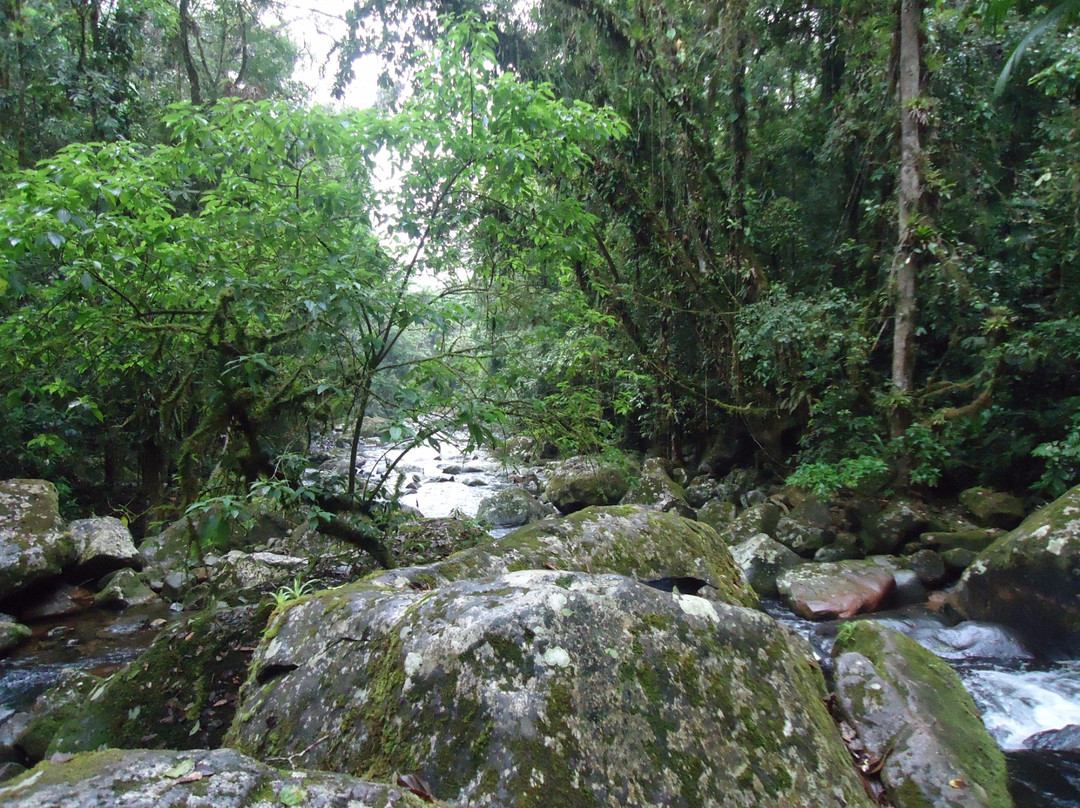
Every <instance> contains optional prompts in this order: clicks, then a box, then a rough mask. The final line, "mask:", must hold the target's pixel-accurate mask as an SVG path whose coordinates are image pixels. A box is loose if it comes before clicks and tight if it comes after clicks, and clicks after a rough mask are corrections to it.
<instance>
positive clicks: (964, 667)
mask: <svg viewBox="0 0 1080 808" xmlns="http://www.w3.org/2000/svg"><path fill="white" fill-rule="evenodd" d="M764 606H765V610H766V611H767V612H768V613H769V614H771V615H772V616H773V617H775V618H776V619H778V620H780V621H781V622H783V623H784V624H785V625H788V626H790V627H791V628H793V629H795V631H797V632H798V633H799V634H801V635H803V636H804V637H806V638H807V640H809V642H810V645H811V646H812V647H813V649H814V653H815V654H816V655H817V657H818V660H819V661H820V662H821V663H822V666H823V667H824V668H825V669H826V671H829V670H830V668H831V665H830V657H831V654H832V645H833V640H834V639H835V637H836V630H837V628H838V623H835V622H812V621H809V620H804V619H802V618H800V617H797V616H796V615H793V614H792V613H791V612H790V611H788V610H787V608H786V607H785V606H784V605H783V604H781V603H779V602H776V601H770V602H767V603H765V604H764ZM867 617H868V618H869V619H873V620H877V621H879V622H881V623H884V624H885V625H887V626H889V627H890V628H894V629H896V630H897V631H901V632H903V633H904V634H907V635H908V636H909V637H911V638H912V639H914V640H916V641H918V642H919V643H920V644H921V645H922V646H924V647H925V648H927V649H929V650H930V651H933V652H934V653H935V654H937V655H938V656H940V657H942V658H943V659H945V660H946V661H947V662H949V664H951V665H952V666H953V668H954V669H955V670H956V672H957V674H958V675H959V676H960V680H961V681H962V682H963V683H964V686H965V687H966V688H967V690H968V692H969V693H970V694H971V696H972V698H973V699H974V700H975V704H976V706H977V707H978V708H979V712H980V713H981V715H982V718H983V723H984V724H985V725H986V728H987V730H988V731H989V732H990V734H991V735H992V736H993V738H994V740H996V741H997V743H998V745H999V746H1000V747H1001V749H1002V750H1003V751H1004V752H1005V756H1006V759H1007V761H1008V764H1009V773H1010V775H1011V778H1012V790H1013V796H1014V798H1015V800H1016V805H1017V808H1078V807H1080V753H1077V752H1074V751H1068V752H1062V751H1054V750H1050V749H1033V748H1029V747H1032V746H1035V745H1037V742H1038V739H1039V738H1045V737H1047V735H1052V734H1053V733H1052V731H1053V730H1062V729H1064V728H1067V727H1070V726H1078V725H1080V660H1063V661H1056V662H1047V661H1040V660H1037V659H1035V658H1034V656H1033V655H1032V654H1031V653H1030V652H1029V651H1028V650H1027V649H1026V648H1024V646H1023V644H1022V643H1020V642H1019V640H1017V639H1016V637H1014V636H1013V635H1012V634H1011V633H1010V632H1009V631H1008V630H1007V629H1004V628H1002V627H1001V626H996V625H993V624H991V623H981V622H976V621H965V622H962V623H957V624H952V623H949V622H948V621H947V620H945V619H944V618H942V617H940V616H939V615H937V614H934V613H931V612H928V611H926V610H924V609H921V608H919V607H912V608H909V609H905V610H903V611H899V612H885V613H878V614H874V615H868V616H867ZM1077 735H1080V729H1078V730H1077ZM1073 737H1074V738H1075V737H1076V736H1075V735H1074V736H1073ZM1073 745H1074V746H1075V745H1076V742H1075V740H1074V741H1073Z"/></svg>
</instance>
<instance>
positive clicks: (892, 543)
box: [859, 500, 942, 555]
mask: <svg viewBox="0 0 1080 808" xmlns="http://www.w3.org/2000/svg"><path fill="white" fill-rule="evenodd" d="M941 529H942V525H941V522H940V521H939V520H938V519H936V518H935V517H934V516H932V515H931V514H930V513H929V512H928V510H927V509H926V508H925V507H924V506H923V505H922V504H921V503H917V502H913V501H908V500H897V501H895V502H891V503H889V505H888V506H887V507H886V508H885V510H884V511H882V512H881V513H879V514H877V516H876V518H873V519H872V520H870V521H869V522H868V523H867V524H865V525H864V526H863V529H862V530H861V531H860V533H859V539H860V541H861V543H862V547H863V551H864V552H865V554H866V555H887V554H889V553H895V552H896V551H897V550H899V549H900V548H901V547H903V545H904V544H905V543H907V542H909V541H913V540H915V539H917V538H918V537H919V535H920V534H922V533H927V532H930V531H934V530H941Z"/></svg>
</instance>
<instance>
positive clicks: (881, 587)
mask: <svg viewBox="0 0 1080 808" xmlns="http://www.w3.org/2000/svg"><path fill="white" fill-rule="evenodd" d="M776 583H777V589H778V590H779V592H780V595H781V597H783V599H784V601H785V602H786V603H787V604H788V606H789V608H790V609H791V610H792V611H793V612H795V614H797V615H800V616H802V617H807V618H810V619H812V620H824V619H826V618H832V617H854V616H855V615H856V614H860V613H862V612H872V611H875V610H877V609H878V608H880V607H881V606H882V604H883V603H885V601H886V598H888V597H889V595H890V594H891V593H892V591H893V589H894V588H895V586H896V583H895V579H894V578H893V574H892V573H891V572H889V571H888V570H887V569H884V568H883V567H881V566H880V565H879V564H877V563H875V562H873V561H869V560H852V561H836V562H825V563H814V564H800V565H799V566H797V567H792V568H790V569H788V570H785V571H784V572H782V573H781V574H780V577H779V578H778V579H777V582H776Z"/></svg>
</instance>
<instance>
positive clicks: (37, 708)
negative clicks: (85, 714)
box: [15, 669, 103, 763]
mask: <svg viewBox="0 0 1080 808" xmlns="http://www.w3.org/2000/svg"><path fill="white" fill-rule="evenodd" d="M102 682H103V680H102V678H101V677H100V676H94V675H93V674H90V673H86V672H85V671H79V670H70V669H69V670H65V671H63V672H62V673H61V674H60V679H59V680H58V681H57V682H56V684H55V685H53V686H52V687H50V688H49V689H48V690H46V691H45V692H44V693H42V694H41V695H40V696H38V697H37V699H36V700H35V701H34V706H33V707H32V708H31V710H30V720H29V721H28V722H27V724H26V726H25V728H23V730H22V731H21V732H20V733H19V734H18V735H17V736H16V737H15V745H16V746H17V747H19V749H21V750H22V752H23V753H24V754H25V755H26V759H27V760H30V761H33V762H35V763H36V762H37V761H39V760H41V759H42V758H44V757H45V752H46V750H47V749H48V748H49V744H50V743H52V739H53V737H54V736H55V735H56V731H57V730H58V729H60V727H61V726H62V725H63V723H64V722H65V721H67V720H68V719H70V718H72V717H73V716H74V715H76V714H78V712H79V711H80V710H81V709H82V706H83V704H84V702H85V701H86V700H87V698H89V696H90V694H91V693H93V692H94V690H96V689H97V688H98V687H100V686H101V683H102Z"/></svg>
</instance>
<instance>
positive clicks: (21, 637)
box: [0, 616, 33, 659]
mask: <svg viewBox="0 0 1080 808" xmlns="http://www.w3.org/2000/svg"><path fill="white" fill-rule="evenodd" d="M5 617H6V616H5ZM32 634H33V632H32V631H31V630H30V627H29V626H24V625H23V624H22V623H17V622H16V621H15V620H13V619H11V620H9V619H0V659H3V658H4V657H6V656H7V655H8V654H10V653H11V652H12V651H14V650H15V649H16V648H18V647H19V646H20V645H22V644H23V643H24V642H26V641H27V640H29V639H30V637H31V635H32Z"/></svg>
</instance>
